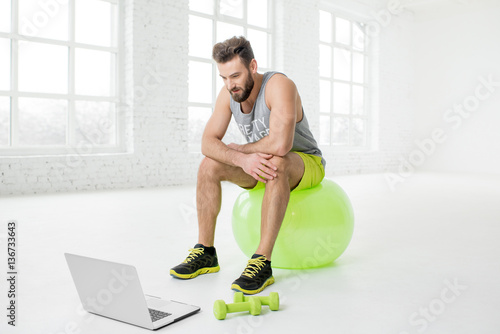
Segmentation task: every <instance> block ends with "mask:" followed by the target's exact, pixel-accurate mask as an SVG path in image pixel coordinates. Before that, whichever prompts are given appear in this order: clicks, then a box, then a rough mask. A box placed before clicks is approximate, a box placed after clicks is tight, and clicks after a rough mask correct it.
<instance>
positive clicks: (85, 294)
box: [64, 253, 200, 330]
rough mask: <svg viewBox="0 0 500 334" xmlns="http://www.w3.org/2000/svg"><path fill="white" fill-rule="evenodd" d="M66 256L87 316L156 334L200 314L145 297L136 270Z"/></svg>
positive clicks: (191, 306)
mask: <svg viewBox="0 0 500 334" xmlns="http://www.w3.org/2000/svg"><path fill="white" fill-rule="evenodd" d="M64 256H65V257H66V261H67V263H68V266H69V270H70V271H71V276H72V277H73V281H74V282H75V285H76V289H77V290H78V294H79V296H80V300H81V302H82V304H83V308H84V309H85V310H86V311H87V312H90V313H94V314H97V315H100V316H103V317H107V318H111V319H115V320H118V321H122V322H126V323H129V324H132V325H136V326H139V327H144V328H147V329H151V330H154V329H158V328H160V327H163V326H166V325H168V324H171V323H173V322H174V321H178V320H181V319H184V318H185V317H188V316H190V315H192V314H194V313H196V312H198V311H199V310H200V308H199V307H198V306H193V305H187V304H184V303H180V302H176V301H172V300H164V299H160V298H158V297H154V296H149V295H145V294H144V293H143V291H142V287H141V283H140V281H139V276H138V275H137V270H136V269H135V267H133V266H130V265H126V264H120V263H115V262H109V261H103V260H98V259H93V258H89V257H85V256H80V255H74V254H68V253H65V254H64Z"/></svg>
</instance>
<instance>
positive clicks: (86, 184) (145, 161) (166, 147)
mask: <svg viewBox="0 0 500 334" xmlns="http://www.w3.org/2000/svg"><path fill="white" fill-rule="evenodd" d="M333 2H334V3H336V4H337V7H343V6H344V8H345V9H346V13H348V14H349V12H353V11H354V12H358V13H360V14H361V15H362V16H364V17H365V19H366V21H368V22H370V23H371V24H372V25H373V26H374V27H378V28H379V30H378V31H377V33H376V34H375V35H374V36H373V45H374V46H376V47H377V48H378V51H377V50H376V51H377V52H376V54H375V55H374V57H373V59H372V62H373V65H374V66H375V68H376V69H377V71H376V72H375V75H374V77H373V82H372V83H373V85H372V89H373V90H374V91H375V92H376V93H377V94H376V95H377V98H376V99H375V100H374V101H373V107H374V112H375V114H374V125H375V128H374V130H375V134H377V136H376V139H375V140H374V142H373V143H374V147H373V149H372V150H368V151H357V152H352V151H337V150H335V151H332V150H325V156H326V159H327V161H328V166H327V175H329V176H331V175H335V174H345V173H351V174H354V173H368V172H384V171H390V170H394V169H396V168H397V167H398V163H399V160H398V158H399V157H400V156H404V155H405V154H407V152H408V151H409V150H410V148H411V143H412V121H413V114H412V113H413V109H412V107H411V106H412V104H411V100H410V97H411V96H410V92H411V91H412V89H413V58H412V57H413V51H412V47H413V44H412V40H411V36H412V35H411V32H412V30H411V28H412V25H413V23H412V18H411V17H408V16H406V15H392V14H391V15H390V17H391V20H390V22H387V21H384V19H382V20H381V16H380V14H381V13H385V14H387V8H386V7H385V6H386V3H385V1H379V2H378V3H379V4H378V6H377V7H374V8H372V7H370V6H373V1H368V0H358V1H345V0H338V1H337V0H336V1H333ZM274 3H275V12H274V15H275V18H274V20H273V21H274V26H275V29H276V33H275V38H274V40H273V42H274V46H273V50H274V52H275V55H276V69H277V70H281V71H284V72H285V73H287V74H288V75H289V76H290V77H291V78H292V79H294V80H295V81H296V83H297V86H298V88H299V92H300V94H301V96H302V98H303V102H304V108H305V110H306V113H307V115H308V119H309V121H310V123H311V125H312V129H313V132H314V133H315V135H316V137H318V132H317V131H318V119H319V118H318V113H319V89H318V85H319V83H318V64H319V60H318V49H317V43H318V20H319V14H318V8H319V7H320V0H314V1H311V0H286V1H285V0H274ZM352 6H355V7H352ZM353 8H354V10H353ZM382 17H383V16H382ZM126 26H127V48H126V49H127V73H128V77H126V78H125V80H126V86H127V88H128V94H129V96H131V94H130V93H131V92H135V100H127V103H128V105H127V106H126V108H125V112H123V113H122V116H125V117H129V118H128V119H129V121H130V122H129V123H128V128H127V131H128V135H129V151H128V152H127V153H123V154H114V155H90V156H86V155H84V154H75V155H74V156H72V157H69V158H68V157H61V156H59V157H57V156H55V157H29V158H19V157H17V158H8V157H2V158H0V195H10V194H30V193H47V192H61V191H80V190H99V189H120V188H135V187H156V186H168V185H176V184H186V183H194V182H195V180H196V173H197V168H198V162H199V161H200V159H201V155H200V154H191V153H188V145H187V126H188V123H187V96H188V85H187V80H188V59H187V53H188V2H187V1H178V0H148V1H146V0H134V1H132V0H127V24H126ZM379 42H380V43H379ZM208 52H209V51H208ZM145 82H146V83H149V85H145V84H144V83H145ZM155 83H158V85H155ZM151 84H153V87H150V85H151ZM143 88H147V89H146V90H145V93H146V95H145V96H144V94H143V93H144V89H143ZM139 93H141V94H142V95H140V94H139Z"/></svg>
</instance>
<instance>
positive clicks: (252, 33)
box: [247, 29, 269, 67]
mask: <svg viewBox="0 0 500 334" xmlns="http://www.w3.org/2000/svg"><path fill="white" fill-rule="evenodd" d="M247 38H248V40H249V41H250V43H251V45H252V49H253V53H254V56H255V59H256V60H257V65H258V66H259V67H268V66H269V64H268V62H267V33H266V32H263V31H258V30H252V29H248V32H247Z"/></svg>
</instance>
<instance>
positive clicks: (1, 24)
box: [0, 0, 10, 32]
mask: <svg viewBox="0 0 500 334" xmlns="http://www.w3.org/2000/svg"><path fill="white" fill-rule="evenodd" d="M0 31H3V32H10V1H5V0H2V1H0Z"/></svg>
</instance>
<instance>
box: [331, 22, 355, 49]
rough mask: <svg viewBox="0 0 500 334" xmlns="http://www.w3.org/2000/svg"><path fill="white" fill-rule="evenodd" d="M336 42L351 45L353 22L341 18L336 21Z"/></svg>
mask: <svg viewBox="0 0 500 334" xmlns="http://www.w3.org/2000/svg"><path fill="white" fill-rule="evenodd" d="M335 40H336V41H337V43H342V44H347V45H351V22H349V21H348V20H345V19H342V18H340V17H337V18H336V19H335Z"/></svg>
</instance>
